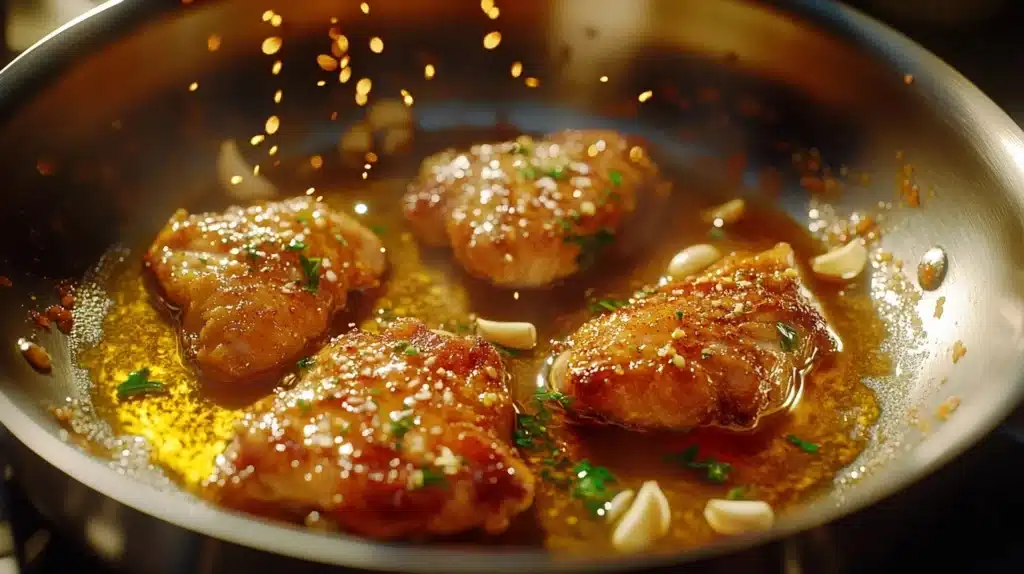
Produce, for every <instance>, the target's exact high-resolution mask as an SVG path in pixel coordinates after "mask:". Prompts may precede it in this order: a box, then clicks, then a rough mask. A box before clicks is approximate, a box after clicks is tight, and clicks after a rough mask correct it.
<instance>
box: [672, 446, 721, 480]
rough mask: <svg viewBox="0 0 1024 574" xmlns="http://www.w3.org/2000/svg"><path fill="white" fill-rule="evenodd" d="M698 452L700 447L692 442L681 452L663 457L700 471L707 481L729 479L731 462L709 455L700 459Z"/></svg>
mask: <svg viewBox="0 0 1024 574" xmlns="http://www.w3.org/2000/svg"><path fill="white" fill-rule="evenodd" d="M699 453H700V447H698V446H697V445H695V444H694V445H690V446H689V447H687V448H686V449H685V450H684V451H683V452H681V453H679V454H672V455H669V456H667V457H665V459H666V460H667V461H669V462H673V463H676V464H679V465H682V466H683V467H684V468H687V469H689V470H695V471H698V472H700V473H701V474H703V475H704V478H705V479H706V480H707V481H708V482H714V483H716V484H721V483H723V482H725V481H727V480H729V473H731V472H732V465H731V464H729V463H727V462H720V461H718V460H715V458H714V457H711V456H709V457H706V458H703V459H700V458H698V455H699Z"/></svg>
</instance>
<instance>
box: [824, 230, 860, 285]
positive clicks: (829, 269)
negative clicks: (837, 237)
mask: <svg viewBox="0 0 1024 574" xmlns="http://www.w3.org/2000/svg"><path fill="white" fill-rule="evenodd" d="M867 262H868V249H867V247H864V244H863V243H862V242H861V241H860V240H856V239H855V240H853V241H851V242H849V243H847V244H846V245H844V246H842V247H837V248H835V249H833V250H832V251H829V252H828V253H826V254H824V255H819V256H817V257H813V258H811V270H812V271H814V274H815V275H817V276H818V277H821V278H822V279H829V280H832V281H849V280H850V279H853V278H854V277H856V276H858V275H860V273H861V271H863V270H864V267H865V265H867Z"/></svg>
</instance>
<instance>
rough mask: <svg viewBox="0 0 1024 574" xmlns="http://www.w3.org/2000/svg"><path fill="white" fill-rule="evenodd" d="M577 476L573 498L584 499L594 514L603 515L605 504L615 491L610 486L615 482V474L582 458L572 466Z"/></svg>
mask: <svg viewBox="0 0 1024 574" xmlns="http://www.w3.org/2000/svg"><path fill="white" fill-rule="evenodd" d="M572 474H573V476H574V477H575V480H574V484H573V486H572V490H571V494H572V497H573V498H577V499H579V500H582V501H583V506H585V507H586V509H587V510H589V511H590V512H591V513H592V514H595V515H601V514H602V511H603V510H604V508H605V505H606V504H607V503H608V501H610V500H611V499H612V497H613V496H614V495H615V493H614V492H613V491H612V490H611V489H610V488H608V485H609V484H614V483H615V475H613V474H612V473H611V471H609V470H608V469H607V468H605V467H603V466H594V465H592V464H590V461H588V460H582V461H580V462H579V463H577V464H576V466H574V467H572Z"/></svg>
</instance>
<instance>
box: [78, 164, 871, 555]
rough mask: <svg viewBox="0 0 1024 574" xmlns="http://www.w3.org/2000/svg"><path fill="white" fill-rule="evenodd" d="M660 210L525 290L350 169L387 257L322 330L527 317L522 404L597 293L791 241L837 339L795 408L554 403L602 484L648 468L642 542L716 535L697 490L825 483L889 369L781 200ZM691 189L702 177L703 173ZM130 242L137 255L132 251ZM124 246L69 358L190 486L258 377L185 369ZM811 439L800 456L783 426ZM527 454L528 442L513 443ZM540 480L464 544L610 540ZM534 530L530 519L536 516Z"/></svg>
mask: <svg viewBox="0 0 1024 574" xmlns="http://www.w3.org/2000/svg"><path fill="white" fill-rule="evenodd" d="M676 180H677V184H676V187H675V191H674V192H673V194H672V198H671V199H670V201H671V206H669V208H668V209H666V210H665V211H666V212H670V213H671V214H672V215H671V216H670V219H669V220H668V221H665V222H664V225H663V226H662V227H660V228H659V229H658V234H657V238H656V240H654V241H651V242H650V244H649V245H646V246H645V249H644V250H643V251H642V252H641V253H640V254H638V255H637V256H636V257H633V258H631V259H627V258H618V259H613V258H604V259H601V260H599V263H598V264H597V265H596V267H595V268H593V269H592V270H590V271H588V272H585V273H582V274H580V275H578V276H576V277H573V278H570V280H568V281H566V282H565V283H563V284H561V285H559V286H558V287H555V288H552V289H548V290H539V291H527V290H521V291H514V290H504V289H497V288H494V287H491V286H489V285H488V284H486V283H484V282H481V281H478V280H475V279H473V278H470V277H468V276H467V275H466V274H465V273H464V272H463V271H461V269H460V268H459V267H458V265H457V264H454V263H453V262H452V261H451V256H450V253H448V252H446V251H445V250H429V249H421V248H419V247H418V245H417V243H416V240H415V239H414V238H413V236H412V235H411V234H410V233H409V232H408V231H406V226H405V224H404V221H403V219H402V215H401V209H400V205H401V203H400V201H399V200H400V197H401V194H402V193H403V192H404V190H405V184H406V182H405V181H401V180H383V181H378V182H371V183H369V184H367V183H365V182H363V183H361V184H360V186H359V187H355V188H353V187H351V186H346V190H345V192H344V194H341V193H335V192H328V193H326V194H325V201H327V202H328V203H329V204H331V205H332V206H333V207H335V208H338V209H342V210H345V211H347V212H349V213H356V214H358V215H360V217H361V218H362V219H363V220H364V223H366V224H367V225H369V226H371V228H372V229H374V230H375V231H376V232H378V234H380V235H381V236H382V238H383V241H384V243H385V246H386V248H387V251H388V258H389V261H390V264H391V270H390V275H389V276H388V277H387V279H386V280H385V282H384V284H383V285H382V286H381V287H380V288H379V289H377V290H375V291H374V292H369V293H364V294H362V295H357V296H354V297H353V298H352V299H351V302H350V304H349V307H348V309H347V310H346V311H345V312H344V313H343V315H342V316H340V317H339V318H338V319H337V321H336V322H335V332H343V331H344V330H346V329H348V328H350V327H352V326H358V327H360V328H363V329H368V330H376V329H379V328H380V327H381V326H383V325H386V324H387V323H388V322H389V321H390V320H392V319H393V318H395V317H403V316H411V317H418V318H420V319H422V320H424V321H425V322H427V323H428V324H429V325H430V326H432V327H440V328H444V329H447V330H450V331H454V332H466V331H467V330H468V329H469V326H470V325H471V324H472V318H473V314H474V313H475V314H477V315H479V316H482V317H486V318H489V319H497V320H515V321H529V322H532V323H534V324H535V325H536V327H537V329H538V339H539V341H540V342H539V344H538V347H537V348H536V349H535V350H533V351H531V352H526V353H521V354H518V355H516V356H512V357H507V358H506V361H507V364H508V366H509V370H510V372H511V373H512V374H513V381H514V384H515V388H514V389H513V390H514V394H515V396H516V397H517V399H518V400H519V401H520V402H521V403H523V404H529V402H530V398H531V395H532V393H533V391H534V388H535V387H534V385H535V384H536V381H537V377H538V373H540V372H542V371H543V368H544V361H545V360H546V359H547V358H548V357H549V356H550V355H551V352H552V344H551V343H552V341H557V340H560V339H564V338H565V337H566V336H568V335H569V334H570V333H572V332H573V331H574V330H575V329H576V328H577V327H579V325H581V324H582V323H583V322H584V321H586V320H587V319H588V318H590V317H592V316H593V315H594V313H595V311H594V310H592V307H593V303H594V302H595V301H597V300H600V299H602V298H613V299H627V298H629V296H630V295H631V294H632V293H634V292H635V291H636V290H637V289H639V288H641V287H642V286H643V285H645V284H650V283H653V282H655V281H657V279H658V277H659V276H660V275H662V274H663V273H664V269H665V266H666V265H667V264H668V262H669V260H670V259H671V258H672V255H673V254H675V253H676V252H677V251H678V250H680V249H682V248H684V247H687V246H689V245H692V244H695V243H711V244H713V245H715V246H716V247H718V248H719V249H720V250H721V251H722V252H729V251H731V250H734V249H738V248H743V249H750V250H762V249H766V248H769V247H771V246H772V245H774V244H775V243H777V242H779V241H786V242H789V243H790V244H791V245H792V246H793V248H794V250H795V251H796V253H797V259H798V262H800V264H801V272H802V274H803V276H804V279H805V281H806V282H807V285H808V287H809V288H810V289H811V290H812V291H813V292H814V293H815V295H816V296H817V297H818V299H819V301H820V302H821V304H822V307H823V308H824V310H825V314H826V317H827V318H828V320H829V323H830V325H831V326H832V328H833V329H834V330H835V332H836V333H837V334H838V335H839V337H840V338H841V339H842V341H843V350H842V352H840V353H838V354H837V355H836V356H834V357H833V358H832V359H831V360H830V361H829V362H828V363H827V364H820V365H818V366H817V367H816V369H815V370H813V371H812V372H811V373H810V375H809V376H808V377H807V378H806V380H805V382H804V386H803V391H802V395H801V397H800V400H799V402H798V403H797V404H796V406H795V407H794V408H793V409H792V410H791V411H790V412H788V413H786V414H780V415H775V416H772V417H770V418H768V419H766V420H764V421H763V422H762V423H761V425H760V427H759V428H758V429H757V430H756V431H754V432H751V433H744V434H735V433H729V432H726V431H722V430H715V429H699V430H695V431H692V432H689V433H685V434H680V433H676V434H670V433H647V434H636V433H629V432H625V431H621V430H616V429H590V428H587V429H574V428H572V427H570V426H567V425H565V424H563V421H560V420H559V419H560V417H559V416H558V415H556V421H558V422H556V423H555V424H554V425H553V427H552V428H553V430H552V434H553V436H554V438H555V440H556V442H558V443H560V444H562V445H563V446H564V448H565V450H566V452H567V454H568V455H569V456H570V458H571V459H572V460H573V461H578V460H583V459H586V460H589V461H590V462H591V463H592V464H594V465H602V466H605V467H607V468H608V469H609V470H610V471H611V472H612V473H613V474H614V476H615V477H616V479H617V482H616V483H614V484H613V485H611V488H613V489H615V490H618V489H623V488H631V489H633V490H634V491H636V490H638V488H639V486H640V484H641V483H642V482H643V481H645V480H657V481H658V484H659V486H660V487H661V489H662V491H664V493H665V495H666V497H667V499H668V502H669V504H670V507H671V511H672V521H671V527H670V530H669V533H668V535H667V536H665V537H664V538H662V539H661V540H660V541H659V542H658V545H657V547H656V548H661V549H678V548H680V547H686V546H693V545H699V544H702V543H705V542H708V541H710V540H711V539H713V538H714V537H715V534H714V533H713V532H712V530H711V529H710V527H709V526H708V524H707V522H706V521H705V519H704V516H703V514H702V512H703V509H704V506H705V503H706V502H707V500H708V499H710V498H725V497H726V495H727V492H728V491H730V490H731V489H734V488H736V487H743V489H744V491H745V493H746V496H747V497H749V498H752V499H757V500H763V501H765V502H768V503H769V504H770V505H771V506H772V507H773V508H774V509H775V510H776V512H779V511H780V510H781V509H784V508H785V507H786V506H787V505H790V504H793V503H796V502H798V501H799V500H801V498H802V497H804V496H805V495H807V494H808V493H809V492H811V491H813V490H814V489H815V488H816V487H821V486H825V485H827V484H828V483H829V481H830V480H831V479H832V477H833V476H835V474H836V473H837V472H838V471H839V470H840V469H841V468H842V467H844V466H846V465H847V464H849V463H851V462H852V461H853V460H854V459H855V458H856V457H857V455H858V454H859V453H860V451H861V450H862V449H863V448H864V446H865V444H866V442H867V440H868V438H869V434H870V432H871V427H872V425H873V423H874V422H875V421H876V419H877V418H878V414H879V411H878V406H877V403H876V401H875V397H874V395H873V394H872V392H871V391H870V390H869V389H868V388H867V387H865V386H864V385H863V384H862V383H861V377H864V376H881V375H885V374H888V368H889V366H888V361H887V359H886V357H885V356H883V355H882V354H881V353H880V352H879V351H877V349H879V347H880V345H881V342H882V340H883V337H884V332H883V331H884V329H883V326H882V323H881V322H880V320H879V319H878V317H877V315H876V314H875V311H874V308H873V305H872V302H871V298H870V297H869V295H868V292H867V288H866V285H864V282H858V283H856V284H852V285H846V286H843V287H842V288H840V287H837V286H836V285H834V284H824V283H819V282H816V281H815V280H814V278H813V277H812V276H811V275H810V273H809V269H808V267H807V265H806V262H807V261H808V259H809V258H810V257H811V256H813V255H816V254H818V253H820V251H821V250H820V247H819V246H818V245H817V244H816V243H815V242H814V241H813V240H812V239H811V238H810V236H809V235H808V234H807V232H806V231H805V230H803V229H802V228H801V227H800V226H798V225H797V224H796V223H794V222H793V221H791V220H789V219H788V218H787V217H786V216H784V215H782V214H781V213H780V212H777V211H774V210H773V209H771V208H770V207H766V206H764V205H759V204H758V203H757V202H756V201H748V202H747V203H748V205H747V210H746V213H745V215H744V216H743V219H742V220H741V221H740V222H739V223H737V224H734V225H731V226H729V225H727V226H725V228H724V229H720V230H714V229H711V228H710V227H709V226H708V224H706V223H704V222H703V221H702V220H701V212H702V211H703V210H705V209H707V208H708V207H710V206H712V205H714V204H717V203H720V202H721V201H723V200H725V199H729V197H728V194H726V193H722V191H721V190H717V189H711V190H708V189H694V188H693V184H692V183H691V184H680V183H679V182H683V181H689V180H688V179H686V178H682V177H677V178H676ZM702 187H703V186H702ZM144 247H145V246H144V245H143V246H140V249H139V250H137V252H136V253H141V252H142V250H143V249H144ZM142 272H143V269H142V265H141V262H140V261H139V258H138V257H137V256H136V257H132V258H129V259H128V263H126V264H125V266H124V268H123V269H121V270H120V271H119V272H118V273H116V274H114V275H113V277H112V279H111V282H110V284H109V286H108V287H107V292H108V295H109V296H110V298H111V299H112V300H113V301H114V304H113V305H112V307H111V309H110V311H109V313H108V315H107V317H106V319H105V320H104V324H103V333H104V335H103V338H102V339H101V340H100V342H99V343H98V344H97V345H96V346H95V347H93V348H90V349H88V350H86V351H84V352H83V353H81V355H80V357H79V358H80V362H81V364H82V366H83V367H84V368H85V369H87V370H88V372H89V373H90V376H91V378H92V380H93V382H94V385H93V388H92V402H93V406H94V408H95V411H96V413H97V415H98V416H99V417H101V418H102V419H103V420H105V421H106V422H107V423H109V424H110V425H112V426H113V430H114V432H115V433H117V434H133V435H140V436H143V437H145V438H146V439H147V440H148V442H149V443H150V445H151V447H152V453H153V454H152V456H153V458H154V462H155V463H157V464H158V465H159V466H161V467H162V468H164V469H165V470H166V471H167V472H168V473H169V475H170V476H172V477H173V478H174V479H175V480H177V481H179V482H180V483H181V484H182V485H183V486H184V487H185V488H187V489H190V490H196V489H198V488H199V487H200V486H199V485H200V482H201V481H202V480H203V479H204V478H206V477H207V476H208V475H209V474H210V472H211V470H212V467H213V460H214V457H215V455H216V454H217V453H218V452H220V450H221V449H222V448H223V447H224V445H225V444H226V442H227V440H228V439H229V438H230V436H231V433H232V427H233V423H234V421H235V420H237V419H238V418H239V417H240V415H241V413H242V409H243V408H244V406H245V404H247V403H249V402H251V401H252V400H255V399H256V398H258V397H259V396H261V395H263V394H266V393H269V392H271V389H266V388H264V389H252V390H251V392H249V391H246V393H245V394H246V395H248V396H245V397H239V396H235V397H222V396H209V395H208V394H207V393H206V392H204V390H203V389H202V388H201V386H200V385H199V381H197V380H196V377H195V375H194V373H193V371H192V368H191V367H190V366H189V365H188V364H185V363H184V362H183V361H182V359H181V354H180V352H179V348H178V342H177V335H176V333H175V329H174V326H173V324H172V323H171V321H170V320H168V318H166V317H165V316H163V315H162V314H161V312H160V311H158V310H157V309H156V308H155V307H154V305H153V304H152V303H153V301H152V295H151V294H150V292H149V290H148V287H147V284H146V281H145V277H144V276H143V273H142ZM143 367H148V368H149V369H150V372H151V379H153V380H158V381H161V382H163V383H164V384H165V385H166V388H167V394H164V395H160V394H154V395H147V396H144V397H141V398H137V399H134V400H118V398H117V387H118V385H119V384H121V383H122V382H123V381H124V380H125V378H126V377H127V376H128V374H129V373H130V372H132V371H135V370H138V369H141V368H143ZM791 435H793V436H796V437H799V439H802V440H804V441H808V442H810V443H814V444H816V445H818V450H817V452H816V453H808V452H805V451H804V450H802V449H801V448H799V447H798V446H795V445H794V444H793V443H792V442H790V441H789V440H787V437H789V436H791ZM692 445H697V446H698V447H699V455H700V457H701V458H704V457H708V456H712V457H714V458H715V459H717V460H720V461H724V462H728V463H729V464H731V465H732V472H731V473H730V475H729V478H728V480H727V481H726V482H725V483H722V484H716V483H711V482H709V481H708V480H707V479H706V476H704V475H702V474H701V473H698V472H695V471H693V470H689V469H686V468H683V466H681V465H680V464H678V463H673V462H667V461H666V460H665V457H666V456H668V455H672V454H679V453H681V452H682V451H684V450H686V449H687V448H688V447H691V446H692ZM524 456H527V453H524ZM527 459H528V462H529V463H530V464H531V466H533V467H534V470H535V472H536V474H537V476H538V477H547V479H544V478H542V479H541V480H540V482H541V483H542V486H540V487H539V488H538V493H537V499H536V502H535V503H534V507H533V509H532V510H531V511H528V512H526V513H524V515H522V516H520V517H519V518H518V519H517V520H516V521H515V522H514V523H513V526H512V527H511V528H510V530H509V531H508V532H507V533H506V534H504V535H502V536H500V537H498V538H496V539H495V538H493V537H491V538H488V537H484V536H482V535H480V536H478V535H472V536H471V538H472V539H473V540H476V541H483V542H496V543H502V544H515V545H521V544H541V543H543V544H545V545H546V546H547V547H549V548H551V549H555V550H565V551H576V552H579V551H587V552H591V553H592V552H595V551H609V552H610V551H612V548H611V544H610V534H611V527H610V526H608V525H606V524H605V523H604V520H603V519H601V518H597V517H595V516H594V515H592V514H591V513H590V512H589V511H588V510H586V509H585V508H584V506H583V504H581V503H580V501H579V500H576V499H573V498H572V497H571V496H570V495H569V493H568V490H567V489H566V488H565V487H564V486H559V484H560V483H561V482H562V481H561V480H560V479H562V478H565V477H564V476H559V475H558V473H557V472H555V473H552V472H550V469H548V468H546V463H545V462H544V460H543V459H544V457H543V456H533V457H532V458H531V457H530V456H527ZM538 524H539V525H540V528H537V525H538Z"/></svg>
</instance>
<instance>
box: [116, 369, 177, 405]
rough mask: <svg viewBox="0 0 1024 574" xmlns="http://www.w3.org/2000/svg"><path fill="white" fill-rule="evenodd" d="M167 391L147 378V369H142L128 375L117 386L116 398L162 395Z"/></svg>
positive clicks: (161, 385)
mask: <svg viewBox="0 0 1024 574" xmlns="http://www.w3.org/2000/svg"><path fill="white" fill-rule="evenodd" d="M164 392H167V389H166V388H165V387H164V384H163V383H161V382H160V381H154V380H151V379H150V378H149V367H143V368H141V369H139V370H137V371H132V372H131V373H129V374H128V378H127V379H125V380H124V382H123V383H121V384H120V385H118V386H117V398H118V399H120V400H124V399H128V398H131V397H135V396H138V395H145V394H148V393H164Z"/></svg>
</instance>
